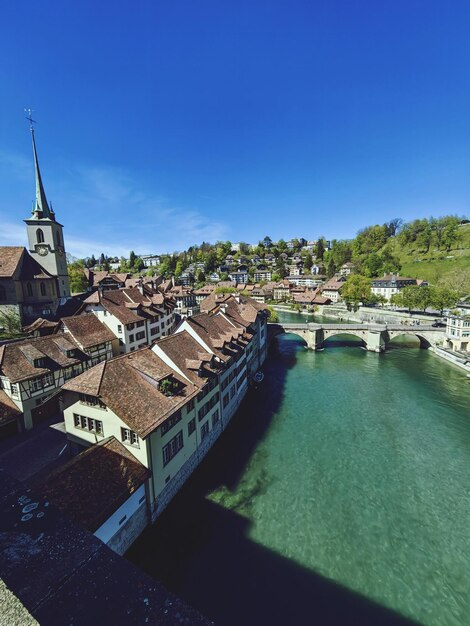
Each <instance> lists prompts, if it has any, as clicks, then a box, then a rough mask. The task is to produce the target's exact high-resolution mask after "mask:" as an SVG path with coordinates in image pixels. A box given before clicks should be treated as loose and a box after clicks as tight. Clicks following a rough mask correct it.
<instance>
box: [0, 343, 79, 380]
mask: <svg viewBox="0 0 470 626" xmlns="http://www.w3.org/2000/svg"><path fill="white" fill-rule="evenodd" d="M63 340H66V341H67V344H68V345H70V347H71V348H72V349H76V350H77V353H76V356H74V357H68V356H67V355H66V354H64V352H63V349H64V347H63ZM61 346H62V349H61ZM2 347H3V351H2V353H3V356H2V358H1V361H0V371H1V372H2V374H3V375H4V376H6V377H7V378H8V379H9V380H10V382H13V383H16V382H20V381H22V380H28V379H29V378H35V377H36V376H41V375H43V374H47V373H48V372H50V371H54V370H57V369H60V368H63V367H67V366H69V365H74V364H76V363H80V362H81V361H83V360H86V359H87V358H88V357H87V356H86V355H85V354H84V353H83V352H81V350H80V346H79V345H78V344H77V343H76V342H75V341H74V340H73V337H72V336H71V335H68V334H67V335H65V334H64V335H62V336H61V341H58V337H57V335H47V336H46V337H37V338H35V339H25V340H23V341H15V342H13V343H8V344H5V345H4V346H2ZM67 349H68V348H67ZM44 357H45V360H46V363H45V367H34V365H33V364H32V363H31V361H32V360H33V359H39V358H44Z"/></svg>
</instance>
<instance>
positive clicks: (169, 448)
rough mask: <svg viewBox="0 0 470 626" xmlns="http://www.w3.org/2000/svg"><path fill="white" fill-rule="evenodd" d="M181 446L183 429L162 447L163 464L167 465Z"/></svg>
mask: <svg viewBox="0 0 470 626" xmlns="http://www.w3.org/2000/svg"><path fill="white" fill-rule="evenodd" d="M182 448H183V431H182V430H180V431H179V433H178V434H176V435H175V436H174V437H173V439H171V440H170V441H169V442H168V443H167V444H166V446H163V448H162V454H163V465H164V466H165V465H167V464H168V463H169V462H170V461H171V459H172V458H173V457H175V456H176V455H177V454H178V452H179V451H180V450H181V449H182Z"/></svg>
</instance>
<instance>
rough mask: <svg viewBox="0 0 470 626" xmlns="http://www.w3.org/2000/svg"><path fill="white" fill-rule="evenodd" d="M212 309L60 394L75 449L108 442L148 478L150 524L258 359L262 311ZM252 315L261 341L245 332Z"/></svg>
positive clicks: (211, 438)
mask: <svg viewBox="0 0 470 626" xmlns="http://www.w3.org/2000/svg"><path fill="white" fill-rule="evenodd" d="M216 308H217V310H215V311H214V312H213V313H212V314H201V315H198V316H195V317H192V318H189V319H187V320H184V321H183V322H182V324H181V326H180V327H179V328H178V329H177V330H176V333H175V334H174V335H171V336H169V337H165V338H162V339H160V340H158V341H157V342H156V343H155V344H154V345H153V346H152V347H151V348H149V347H147V348H143V349H141V350H137V351H135V352H133V353H132V354H127V355H123V356H120V357H117V358H114V359H112V360H111V361H107V362H106V363H101V364H99V365H97V366H96V367H94V368H92V369H90V370H88V371H86V372H85V373H84V374H82V375H81V376H79V377H77V378H76V379H74V380H71V381H69V382H68V383H67V384H66V385H65V386H64V388H63V394H62V396H63V406H64V420H65V427H66V431H67V436H68V439H69V441H70V442H71V445H72V446H73V447H75V448H76V449H77V450H78V449H82V448H83V447H87V446H90V445H93V444H94V443H96V442H97V441H101V440H103V439H104V438H106V437H111V436H113V437H115V438H116V439H117V440H118V441H119V442H121V443H122V444H123V445H124V446H125V447H126V449H127V450H129V451H130V452H131V453H132V454H133V455H134V456H135V457H136V458H137V459H138V460H139V461H140V463H142V465H144V466H145V467H146V468H148V469H149V470H150V471H151V478H150V480H149V483H148V487H147V501H148V503H149V509H150V516H151V519H152V520H154V519H155V518H156V517H157V516H158V515H159V514H160V513H161V512H162V511H163V510H164V508H165V507H166V506H167V504H168V502H169V501H170V500H171V498H172V497H173V496H174V495H175V494H176V493H177V491H178V490H179V489H180V487H181V486H182V485H183V483H184V482H185V481H186V480H187V478H188V477H189V476H190V475H191V473H192V472H193V471H194V469H195V467H196V466H197V465H198V464H199V463H200V461H201V460H202V458H204V456H205V454H206V453H207V452H208V450H209V449H210V448H211V446H212V445H213V444H214V442H215V441H216V440H217V438H218V437H219V436H220V433H221V432H222V431H223V429H224V428H225V427H226V425H227V423H228V421H229V420H230V419H231V418H232V416H233V414H234V413H235V411H236V409H237V407H238V406H239V404H240V402H241V400H242V398H243V397H244V395H245V393H246V390H247V388H248V380H249V377H250V372H252V371H256V369H257V368H258V367H259V365H260V363H262V360H264V356H265V345H266V328H265V326H266V319H265V318H266V316H265V314H264V312H263V311H261V310H259V309H257V308H256V307H252V308H250V307H249V306H248V304H247V303H244V304H243V305H239V304H238V303H236V301H235V300H233V298H232V301H231V302H228V303H226V307H225V311H223V310H222V309H221V308H219V307H216ZM253 311H256V314H257V316H259V318H260V319H259V322H260V324H261V325H262V326H263V331H264V332H263V337H262V338H261V337H258V336H257V335H256V333H254V332H253V331H252V330H251V328H252V327H253V326H257V320H256V317H254V316H253ZM247 317H248V318H249V317H251V318H252V319H253V322H250V321H247V319H245V318H247ZM257 327H258V326H257Z"/></svg>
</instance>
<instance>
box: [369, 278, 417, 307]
mask: <svg viewBox="0 0 470 626" xmlns="http://www.w3.org/2000/svg"><path fill="white" fill-rule="evenodd" d="M421 282H423V281H421ZM417 284H418V283H417V280H416V278H405V277H404V276H397V275H396V274H384V275H383V276H382V278H373V279H372V293H373V294H375V295H377V296H383V297H384V298H385V299H386V300H387V301H388V302H390V300H391V298H392V296H393V295H394V294H396V293H399V292H400V291H401V290H402V289H403V288H404V287H408V286H409V285H417ZM426 284H427V283H426Z"/></svg>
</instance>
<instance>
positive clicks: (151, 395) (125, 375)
mask: <svg viewBox="0 0 470 626" xmlns="http://www.w3.org/2000/svg"><path fill="white" fill-rule="evenodd" d="M168 376H172V377H173V378H174V379H175V380H176V381H178V382H179V383H180V389H179V391H178V393H177V394H176V395H173V396H165V395H164V394H163V393H161V392H160V391H159V390H158V381H159V380H161V379H162V378H166V377H168ZM63 389H64V390H68V391H76V392H79V393H88V394H90V395H95V396H99V397H100V398H101V399H102V400H103V402H104V403H105V404H106V405H107V406H109V408H110V409H111V410H112V411H114V413H116V415H118V416H119V417H120V418H121V419H122V420H123V421H124V422H125V423H126V424H127V425H128V426H129V427H130V428H131V429H132V430H134V431H135V432H136V433H138V434H139V435H140V436H141V437H146V436H147V435H148V434H150V433H151V432H152V431H153V430H155V429H156V428H157V427H158V426H159V425H160V424H161V423H162V422H163V421H164V420H165V419H166V418H167V417H168V416H169V415H171V414H172V413H174V412H175V411H176V410H177V409H178V408H179V407H180V406H182V405H184V404H185V403H186V402H187V401H188V399H189V398H191V397H192V396H193V395H194V394H195V393H196V392H197V391H198V390H197V389H196V388H195V387H194V386H193V385H191V384H189V383H188V381H187V380H185V379H184V378H182V377H181V376H179V375H178V374H177V373H176V372H175V371H174V370H173V369H172V368H171V367H169V366H168V365H167V364H166V363H164V361H162V360H161V359H160V357H158V356H157V355H156V354H154V352H152V350H151V349H150V348H149V347H145V348H142V349H141V350H136V351H135V352H131V353H130V354H125V355H123V356H119V357H116V358H114V359H111V360H110V361H105V362H103V363H100V364H98V365H96V366H95V367H92V368H91V369H89V370H87V371H86V372H84V373H83V374H80V376H77V377H76V378H73V379H72V380H70V381H68V382H67V383H66V384H65V385H64V387H63Z"/></svg>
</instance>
